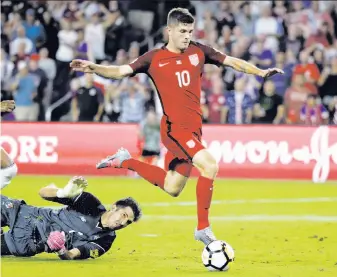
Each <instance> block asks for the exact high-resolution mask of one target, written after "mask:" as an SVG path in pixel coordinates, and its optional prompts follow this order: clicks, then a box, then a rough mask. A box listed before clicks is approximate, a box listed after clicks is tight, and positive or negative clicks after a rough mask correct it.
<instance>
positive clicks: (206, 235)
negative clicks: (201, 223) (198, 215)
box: [194, 227, 216, 245]
mask: <svg viewBox="0 0 337 277" xmlns="http://www.w3.org/2000/svg"><path fill="white" fill-rule="evenodd" d="M194 238H195V240H200V241H201V242H203V243H204V244H205V245H208V244H209V243H211V242H212V241H215V240H216V238H215V236H214V234H213V232H212V229H211V227H207V228H205V229H202V230H197V229H195V231H194Z"/></svg>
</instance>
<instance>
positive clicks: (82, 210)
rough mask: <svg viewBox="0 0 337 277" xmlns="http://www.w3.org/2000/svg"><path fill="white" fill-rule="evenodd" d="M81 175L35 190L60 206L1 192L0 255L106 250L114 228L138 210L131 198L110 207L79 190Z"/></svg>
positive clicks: (81, 254)
mask: <svg viewBox="0 0 337 277" xmlns="http://www.w3.org/2000/svg"><path fill="white" fill-rule="evenodd" d="M87 185H88V184H87V181H86V180H85V179H84V178H83V177H74V178H72V179H71V180H70V181H69V182H68V184H67V185H66V186H65V187H64V188H63V189H60V188H57V187H56V186H55V185H49V186H47V187H44V188H42V189H41V190H40V192H39V194H40V196H41V197H42V198H44V199H45V200H48V201H53V202H57V203H61V204H64V205H66V206H65V207H64V208H61V209H50V208H39V207H34V206H30V205H27V204H26V203H25V202H24V201H21V200H17V199H11V198H8V197H6V196H3V195H1V227H4V226H8V227H9V231H8V232H6V233H3V234H1V255H2V256H5V255H14V256H20V257H28V256H34V255H36V254H39V253H42V252H47V253H57V254H58V256H59V257H60V259H64V260H73V259H87V258H97V257H99V256H101V255H103V254H104V253H106V252H107V251H108V250H109V249H110V247H111V245H112V243H113V241H114V240H115V238H116V233H115V231H116V230H120V229H122V228H125V227H126V226H128V225H130V224H131V223H133V222H135V221H137V220H138V219H139V218H140V217H141V210H140V207H139V206H138V204H137V202H136V201H135V200H133V199H132V198H130V197H128V198H124V199H121V200H118V201H117V202H115V203H114V204H113V205H112V207H111V209H110V210H106V209H105V207H104V206H103V205H102V203H101V202H100V201H99V200H98V199H97V198H96V197H95V196H93V195H92V194H90V193H88V192H84V191H83V190H84V189H85V188H86V187H87Z"/></svg>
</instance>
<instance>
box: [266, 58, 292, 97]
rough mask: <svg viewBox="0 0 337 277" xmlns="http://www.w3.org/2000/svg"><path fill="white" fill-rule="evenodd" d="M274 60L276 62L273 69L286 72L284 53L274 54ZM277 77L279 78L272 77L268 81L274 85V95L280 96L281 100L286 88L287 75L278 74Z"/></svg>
mask: <svg viewBox="0 0 337 277" xmlns="http://www.w3.org/2000/svg"><path fill="white" fill-rule="evenodd" d="M275 60H276V64H275V67H277V68H281V69H283V71H284V70H286V68H285V53H284V52H278V53H277V54H276V58H275ZM278 75H280V77H279V76H276V75H274V76H272V77H271V78H270V80H272V81H273V83H274V85H275V92H276V94H278V95H280V96H281V97H282V98H283V96H284V94H285V92H286V89H287V87H288V84H287V82H288V80H287V75H286V74H278Z"/></svg>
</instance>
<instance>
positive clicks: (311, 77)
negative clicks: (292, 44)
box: [293, 49, 320, 85]
mask: <svg viewBox="0 0 337 277" xmlns="http://www.w3.org/2000/svg"><path fill="white" fill-rule="evenodd" d="M297 74H301V75H304V77H305V82H306V83H308V84H312V85H316V83H317V81H318V79H319V76H320V72H319V69H318V66H317V65H316V64H315V63H314V59H313V58H312V57H311V56H310V52H309V51H308V50H306V49H305V50H303V51H301V52H300V64H298V65H296V66H295V67H294V71H293V75H297Z"/></svg>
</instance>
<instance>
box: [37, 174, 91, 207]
mask: <svg viewBox="0 0 337 277" xmlns="http://www.w3.org/2000/svg"><path fill="white" fill-rule="evenodd" d="M87 186H88V183H87V181H86V180H85V179H84V178H83V177H77V176H76V177H74V178H72V179H71V180H70V181H69V182H68V184H67V185H66V186H65V187H64V188H58V187H56V186H55V185H54V184H51V185H49V186H46V187H44V188H42V189H40V191H39V195H40V196H41V197H42V198H43V199H45V200H48V201H53V202H58V203H60V204H64V205H71V204H73V203H74V202H76V200H77V199H78V198H79V197H80V196H81V194H82V192H83V190H84V189H85V188H86V187H87Z"/></svg>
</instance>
